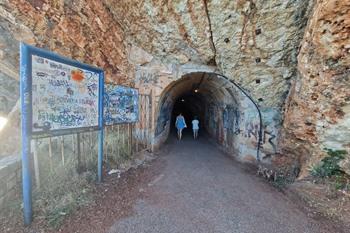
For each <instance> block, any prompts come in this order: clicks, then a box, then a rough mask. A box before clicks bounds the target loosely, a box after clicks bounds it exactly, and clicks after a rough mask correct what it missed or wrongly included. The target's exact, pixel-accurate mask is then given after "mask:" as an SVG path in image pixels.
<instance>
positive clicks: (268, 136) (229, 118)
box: [206, 105, 280, 153]
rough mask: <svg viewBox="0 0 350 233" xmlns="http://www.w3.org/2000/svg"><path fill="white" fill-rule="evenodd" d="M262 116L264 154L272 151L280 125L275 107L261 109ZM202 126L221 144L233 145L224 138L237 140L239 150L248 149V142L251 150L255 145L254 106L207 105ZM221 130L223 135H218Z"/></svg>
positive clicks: (256, 129) (257, 123)
mask: <svg viewBox="0 0 350 233" xmlns="http://www.w3.org/2000/svg"><path fill="white" fill-rule="evenodd" d="M262 116H263V129H262V144H261V147H262V149H263V151H264V152H265V153H275V152H276V150H277V147H276V144H277V143H276V139H277V128H278V124H280V120H279V117H278V116H279V112H278V111H277V110H275V109H263V110H262ZM206 125H207V126H208V129H209V132H210V133H211V134H212V135H214V136H215V137H216V138H217V139H218V140H219V142H220V143H222V144H223V145H226V146H229V145H231V146H233V144H232V143H233V142H231V141H228V140H235V141H236V140H237V142H238V143H239V145H240V149H241V150H242V151H243V150H245V149H243V148H241V147H245V148H246V149H248V147H250V146H249V145H251V146H252V149H253V148H255V147H256V145H257V142H258V137H259V126H260V121H259V116H258V113H257V111H256V110H255V109H254V108H245V109H240V108H238V106H226V107H221V106H219V105H211V106H209V107H208V108H207V109H206ZM223 130H224V136H222V131H223ZM235 138H236V139H235ZM221 139H223V140H221ZM242 153H243V152H242Z"/></svg>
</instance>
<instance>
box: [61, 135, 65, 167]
mask: <svg viewBox="0 0 350 233" xmlns="http://www.w3.org/2000/svg"><path fill="white" fill-rule="evenodd" d="M61 157H62V164H63V166H64V163H65V159H64V137H63V136H61Z"/></svg>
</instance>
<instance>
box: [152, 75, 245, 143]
mask: <svg viewBox="0 0 350 233" xmlns="http://www.w3.org/2000/svg"><path fill="white" fill-rule="evenodd" d="M241 98H242V96H241V94H240V93H238V91H237V90H235V88H234V87H233V86H232V84H230V83H229V82H228V81H226V80H224V79H222V78H220V77H217V76H216V75H215V74H211V73H205V72H197V73H190V74H186V75H184V76H183V77H182V78H181V79H179V80H177V81H175V82H173V83H171V84H170V85H169V86H168V87H167V88H166V89H165V90H164V92H163V93H162V96H161V98H160V104H159V109H158V118H157V127H156V138H158V140H160V141H165V140H166V139H167V138H168V137H169V133H170V132H171V131H172V130H174V129H175V120H176V116H177V115H178V114H179V113H182V114H183V115H184V117H185V120H186V124H187V129H186V130H185V132H184V133H191V131H192V130H191V129H192V124H191V122H192V120H193V118H194V117H197V118H198V119H199V121H200V128H201V130H200V131H201V133H203V132H204V131H205V132H206V134H205V135H208V136H211V137H212V138H214V139H215V140H216V141H217V142H219V143H220V144H222V145H225V146H227V147H230V148H234V145H233V143H234V136H235V135H238V134H239V132H240V129H239V112H240V110H239V109H240V108H241V106H240V99H241ZM174 135H175V134H174ZM171 136H173V134H171Z"/></svg>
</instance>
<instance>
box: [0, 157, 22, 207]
mask: <svg viewBox="0 0 350 233" xmlns="http://www.w3.org/2000/svg"><path fill="white" fill-rule="evenodd" d="M21 175H22V173H21V163H20V159H19V158H18V157H14V156H9V157H6V158H3V159H0V211H1V210H3V208H4V207H6V206H8V203H9V202H10V201H12V200H14V199H15V198H19V197H20V195H21V191H20V187H19V186H20V184H21V179H22V178H21Z"/></svg>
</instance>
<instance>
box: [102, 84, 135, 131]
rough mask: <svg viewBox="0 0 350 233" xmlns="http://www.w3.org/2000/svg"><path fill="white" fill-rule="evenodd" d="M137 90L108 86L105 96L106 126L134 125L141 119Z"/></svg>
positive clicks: (106, 86)
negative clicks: (133, 123)
mask: <svg viewBox="0 0 350 233" xmlns="http://www.w3.org/2000/svg"><path fill="white" fill-rule="evenodd" d="M138 101H139V94H138V91H137V89H134V88H128V87H123V86H118V85H112V84H106V85H105V95H104V121H105V124H106V125H112V124H118V123H132V122H136V121H138V119H139V102H138Z"/></svg>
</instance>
